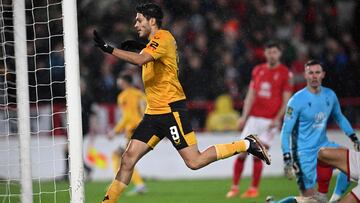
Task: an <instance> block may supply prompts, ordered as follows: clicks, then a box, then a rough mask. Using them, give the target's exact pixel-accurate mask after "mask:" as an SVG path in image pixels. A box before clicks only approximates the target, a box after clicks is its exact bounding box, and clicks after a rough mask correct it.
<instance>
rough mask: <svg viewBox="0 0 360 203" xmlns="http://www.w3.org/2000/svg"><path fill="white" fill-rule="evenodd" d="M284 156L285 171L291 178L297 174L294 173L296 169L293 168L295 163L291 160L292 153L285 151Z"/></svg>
mask: <svg viewBox="0 0 360 203" xmlns="http://www.w3.org/2000/svg"><path fill="white" fill-rule="evenodd" d="M283 158H284V173H285V176H286V177H287V178H288V179H289V180H291V179H293V178H294V176H295V174H294V170H293V163H292V160H291V155H290V153H285V154H283Z"/></svg>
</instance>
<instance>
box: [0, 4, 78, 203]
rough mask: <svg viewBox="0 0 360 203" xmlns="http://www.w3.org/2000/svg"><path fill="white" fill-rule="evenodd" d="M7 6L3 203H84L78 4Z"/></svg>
mask: <svg viewBox="0 0 360 203" xmlns="http://www.w3.org/2000/svg"><path fill="white" fill-rule="evenodd" d="M0 1H1V3H0V153H1V155H0V203H2V202H24V203H28V202H69V201H71V202H83V201H84V200H83V198H84V197H83V178H82V135H81V134H82V133H81V114H80V113H81V111H80V109H81V107H80V89H79V85H78V84H79V70H78V47H77V46H78V44H77V20H76V1H75V0H0ZM64 11H66V12H64ZM69 69H71V70H69ZM65 81H66V82H65ZM67 90H68V91H67ZM69 152H70V153H69Z"/></svg>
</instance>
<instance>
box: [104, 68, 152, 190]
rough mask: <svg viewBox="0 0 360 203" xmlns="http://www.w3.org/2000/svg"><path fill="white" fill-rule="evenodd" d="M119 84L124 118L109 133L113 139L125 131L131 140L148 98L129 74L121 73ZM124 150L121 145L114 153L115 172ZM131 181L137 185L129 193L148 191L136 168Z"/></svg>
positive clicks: (119, 103)
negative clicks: (134, 85) (134, 84)
mask: <svg viewBox="0 0 360 203" xmlns="http://www.w3.org/2000/svg"><path fill="white" fill-rule="evenodd" d="M117 85H118V86H119V88H120V89H121V90H122V91H121V93H120V94H119V95H118V98H117V104H118V107H119V108H120V109H121V111H122V118H121V120H119V122H118V123H117V124H116V126H115V127H114V129H113V130H111V131H110V132H109V133H108V136H109V138H110V139H111V138H113V136H114V135H115V134H119V133H122V132H124V134H125V136H126V138H127V139H128V140H130V139H131V136H132V134H133V132H134V130H135V128H136V127H137V126H138V124H139V123H140V121H141V118H142V116H143V114H144V110H145V106H146V98H145V94H144V93H143V92H141V91H140V90H138V89H137V88H135V87H133V85H132V77H131V76H130V75H128V74H121V73H120V74H119V77H118V78H117ZM124 151H125V149H124V148H122V147H119V148H118V149H117V150H115V151H114V152H113V154H112V164H113V169H114V173H115V174H116V173H117V171H118V170H119V166H120V163H121V155H122V154H123V152H124ZM131 182H133V183H134V185H135V187H134V189H133V190H132V191H130V192H129V193H127V195H136V194H144V193H146V192H147V189H146V187H145V184H144V181H143V179H142V178H141V176H140V173H139V172H138V170H136V169H134V172H133V174H132V177H131Z"/></svg>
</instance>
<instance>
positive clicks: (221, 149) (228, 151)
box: [214, 140, 249, 160]
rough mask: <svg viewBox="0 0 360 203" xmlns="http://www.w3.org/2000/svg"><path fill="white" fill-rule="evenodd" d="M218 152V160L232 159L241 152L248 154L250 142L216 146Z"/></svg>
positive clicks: (242, 141)
mask: <svg viewBox="0 0 360 203" xmlns="http://www.w3.org/2000/svg"><path fill="white" fill-rule="evenodd" d="M214 147H215V150H216V156H217V160H219V159H225V158H228V157H231V156H233V155H235V154H238V153H240V152H246V150H247V149H248V148H249V141H248V140H239V141H235V142H232V143H227V144H216V145H214Z"/></svg>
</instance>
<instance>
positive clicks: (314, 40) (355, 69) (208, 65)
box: [78, 0, 360, 126]
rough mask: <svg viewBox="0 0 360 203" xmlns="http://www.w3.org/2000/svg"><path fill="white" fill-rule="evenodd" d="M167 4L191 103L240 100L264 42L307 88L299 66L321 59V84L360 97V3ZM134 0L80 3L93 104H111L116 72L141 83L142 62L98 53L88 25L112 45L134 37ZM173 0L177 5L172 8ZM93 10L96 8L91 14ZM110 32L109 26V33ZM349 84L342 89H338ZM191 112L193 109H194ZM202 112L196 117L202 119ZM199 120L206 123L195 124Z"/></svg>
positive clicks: (218, 0)
mask: <svg viewBox="0 0 360 203" xmlns="http://www.w3.org/2000/svg"><path fill="white" fill-rule="evenodd" d="M156 2H157V3H159V4H160V5H163V8H165V19H164V27H165V28H166V29H169V30H170V31H171V32H172V33H173V34H174V35H175V38H176V40H177V46H178V49H179V54H180V66H179V67H180V79H181V82H182V84H183V86H184V89H185V92H186V95H187V97H188V99H189V100H190V101H194V100H195V101H199V100H200V101H201V100H214V99H215V98H216V97H217V96H219V95H220V94H222V93H229V94H230V95H231V97H232V98H233V99H235V100H236V99H243V98H244V96H245V91H246V87H247V85H248V84H249V81H250V78H251V71H252V68H253V67H254V66H255V65H256V64H258V63H259V62H263V61H264V55H263V52H264V44H265V43H266V42H267V41H268V40H272V39H276V40H278V41H280V42H281V43H282V45H283V49H284V52H283V53H284V54H283V62H284V63H285V64H286V65H287V66H288V67H290V69H291V71H292V72H293V73H294V76H295V86H296V88H297V89H299V88H301V87H303V86H304V84H305V83H304V80H303V75H302V74H303V65H304V63H305V62H306V61H307V60H308V59H309V58H316V59H320V60H321V62H322V63H323V64H324V67H325V68H326V72H327V79H326V80H325V81H324V85H325V86H327V87H330V88H332V89H334V90H335V91H336V92H337V94H338V95H339V97H349V96H359V94H360V93H359V92H358V91H356V88H353V87H356V86H360V80H358V79H357V78H359V76H360V71H359V70H360V57H359V43H360V41H359V40H360V39H359V38H356V37H355V36H357V35H356V33H357V32H358V31H359V28H357V26H356V23H355V22H358V21H359V20H360V19H359V18H360V12H359V11H360V9H359V7H360V2H357V1H353V0H346V1H327V0H309V1H300V0H294V1H286V0H282V1H272V0H252V1H250V0H241V1H238V0H237V1H235V0H210V1H201V0H192V1H188V0H177V1H174V0H168V1H161V0H157V1H156ZM135 4H136V2H133V1H104V2H91V1H84V0H83V1H79V8H78V11H79V25H80V29H79V39H80V56H81V73H82V75H83V76H84V77H85V78H86V80H87V81H88V83H90V85H89V87H90V88H89V90H90V91H91V92H96V95H97V96H96V98H95V101H96V102H114V101H115V97H116V93H117V89H116V84H115V79H116V75H117V74H118V73H119V72H121V71H128V72H130V73H132V74H134V76H135V78H137V79H136V81H137V85H138V86H140V87H141V85H142V84H141V78H140V77H141V76H140V68H132V67H131V66H132V65H129V64H124V63H123V62H121V61H118V60H117V59H115V58H114V57H112V56H104V57H102V56H101V55H99V54H98V50H96V49H95V48H94V47H93V42H92V31H93V29H94V28H97V29H98V30H99V31H100V32H101V33H102V34H103V36H105V37H106V38H107V39H108V40H109V41H111V42H114V45H115V46H116V45H119V44H120V43H121V42H122V41H123V40H126V39H136V33H135V29H134V28H133V24H134V22H133V17H134V16H131V15H128V13H129V10H133V9H134V6H135ZM174 5H176V6H174ZM94 10H96V12H92V11H94ZM110 30H111V31H110ZM341 90H346V91H341ZM195 113H196V112H195ZM201 114H202V112H200V113H199V114H198V116H199V117H200V120H201V117H202V116H201ZM195 125H196V124H195ZM198 125H200V126H204V122H203V121H200V123H199V124H198Z"/></svg>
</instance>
